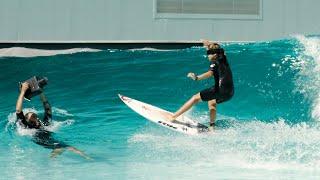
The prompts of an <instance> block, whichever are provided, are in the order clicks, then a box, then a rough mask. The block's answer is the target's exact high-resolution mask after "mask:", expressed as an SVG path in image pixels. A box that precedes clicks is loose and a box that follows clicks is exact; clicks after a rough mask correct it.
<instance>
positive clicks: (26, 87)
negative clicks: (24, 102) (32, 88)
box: [21, 82, 29, 92]
mask: <svg viewBox="0 0 320 180" xmlns="http://www.w3.org/2000/svg"><path fill="white" fill-rule="evenodd" d="M28 89H29V83H27V82H24V83H22V85H21V92H26V91H27V90H28Z"/></svg>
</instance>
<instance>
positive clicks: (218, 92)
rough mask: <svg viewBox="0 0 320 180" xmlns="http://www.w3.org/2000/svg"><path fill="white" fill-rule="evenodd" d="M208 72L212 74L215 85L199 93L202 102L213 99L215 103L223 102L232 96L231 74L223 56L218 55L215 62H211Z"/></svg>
mask: <svg viewBox="0 0 320 180" xmlns="http://www.w3.org/2000/svg"><path fill="white" fill-rule="evenodd" d="M209 70H210V71H212V72H213V76H214V80H215V85H214V86H213V87H211V88H208V89H205V90H202V91H201V92H200V96H201V99H202V100H203V101H210V100H213V99H215V100H216V101H217V103H218V104H219V103H222V102H225V101H227V100H229V99H231V97H232V96H233V94H234V87H233V79H232V72H231V69H230V66H229V63H228V61H227V57H226V56H225V55H220V57H218V59H217V60H215V61H213V62H211V64H210V69H209Z"/></svg>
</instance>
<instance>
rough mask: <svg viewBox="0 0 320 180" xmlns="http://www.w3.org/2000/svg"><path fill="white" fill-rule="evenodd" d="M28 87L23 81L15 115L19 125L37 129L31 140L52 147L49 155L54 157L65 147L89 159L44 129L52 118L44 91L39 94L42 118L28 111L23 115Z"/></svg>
mask: <svg viewBox="0 0 320 180" xmlns="http://www.w3.org/2000/svg"><path fill="white" fill-rule="evenodd" d="M28 88H29V84H28V83H26V82H25V83H23V84H22V86H21V91H20V95H19V97H18V100H17V104H16V115H17V120H18V122H19V123H20V125H22V126H24V127H25V128H29V129H36V130H37V131H36V133H35V134H34V136H33V141H34V142H35V143H37V144H39V145H41V146H43V147H45V148H49V149H52V153H51V157H56V156H57V155H59V154H61V153H63V152H64V150H65V149H67V150H69V151H71V152H74V153H76V154H79V155H80V156H82V157H84V158H86V159H91V158H90V157H89V156H87V155H86V154H84V153H83V152H82V151H80V150H78V149H76V148H75V147H72V146H70V145H67V144H65V143H63V142H61V141H57V140H55V139H54V138H53V137H52V132H50V131H47V130H45V126H49V125H50V122H51V118H52V110H51V106H50V104H49V102H48V100H47V98H46V96H45V95H44V93H41V94H40V99H41V101H42V104H43V107H44V111H45V113H44V118H43V120H40V119H39V118H38V115H37V114H36V113H33V112H28V113H26V114H25V115H24V113H23V111H22V104H23V99H24V94H25V92H26V91H27V90H28Z"/></svg>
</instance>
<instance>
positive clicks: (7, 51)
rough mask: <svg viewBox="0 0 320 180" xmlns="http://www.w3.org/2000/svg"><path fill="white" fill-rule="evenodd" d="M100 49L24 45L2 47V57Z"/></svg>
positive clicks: (34, 55) (35, 55)
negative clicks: (32, 47)
mask: <svg viewBox="0 0 320 180" xmlns="http://www.w3.org/2000/svg"><path fill="white" fill-rule="evenodd" d="M100 51H102V50H99V49H91V48H72V49H63V50H44V49H31V48H24V47H11V48H3V49H0V57H23V58H27V57H38V56H55V55H61V54H74V53H80V52H100Z"/></svg>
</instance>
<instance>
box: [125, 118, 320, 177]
mask: <svg viewBox="0 0 320 180" xmlns="http://www.w3.org/2000/svg"><path fill="white" fill-rule="evenodd" d="M156 127H157V126H151V128H150V127H148V128H147V129H145V130H143V131H142V132H139V133H137V134H135V135H134V136H133V137H131V138H130V139H129V141H128V142H129V144H131V145H136V146H137V147H136V148H137V151H135V152H134V153H136V154H134V155H135V156H146V157H152V156H154V155H157V156H158V155H159V157H161V158H162V159H165V158H168V161H171V159H174V160H177V161H183V162H189V161H191V162H192V164H197V163H201V162H207V163H208V166H212V168H214V167H215V166H216V164H219V166H220V167H233V168H235V169H263V170H271V171H273V170H307V171H314V170H317V165H318V164H319V162H320V152H319V151H318V149H319V148H320V147H319V142H318V141H319V137H320V131H319V129H320V126H310V125H308V124H306V123H300V124H297V125H294V126H290V125H288V124H286V123H285V120H284V119H279V120H278V121H276V122H274V123H264V122H261V121H252V120H250V121H247V122H239V124H238V125H237V126H235V127H229V128H227V129H220V130H219V129H218V130H215V134H213V135H212V134H210V135H204V136H196V137H195V136H185V135H180V134H178V133H170V134H168V133H165V132H166V131H165V130H164V129H163V128H162V129H161V128H156ZM208 157H210V158H209V159H208ZM155 158H156V157H155ZM175 158H177V159H175Z"/></svg>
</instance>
